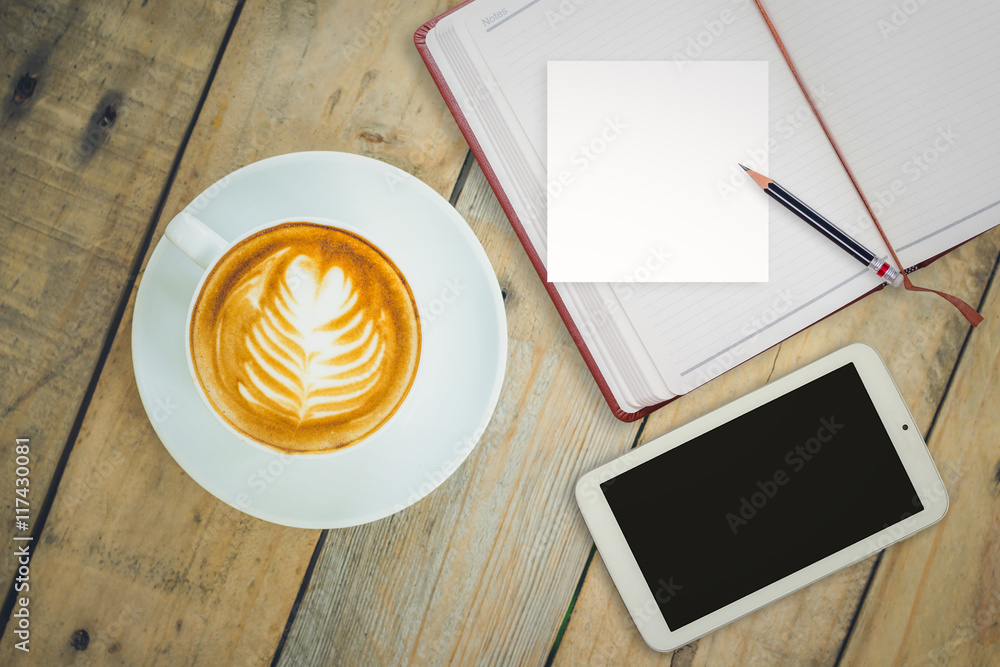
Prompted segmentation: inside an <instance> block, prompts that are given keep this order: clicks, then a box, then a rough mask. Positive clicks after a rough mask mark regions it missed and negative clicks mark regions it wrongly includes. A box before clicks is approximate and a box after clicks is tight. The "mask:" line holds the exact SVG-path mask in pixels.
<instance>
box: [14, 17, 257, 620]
mask: <svg viewBox="0 0 1000 667" xmlns="http://www.w3.org/2000/svg"><path fill="white" fill-rule="evenodd" d="M244 2H245V0H237V3H236V6H235V7H234V8H233V15H232V17H230V19H229V25H228V26H227V27H226V32H225V34H224V35H223V37H222V42H221V43H220V44H219V50H218V51H217V52H216V54H215V59H214V61H213V62H212V67H211V69H210V70H209V72H208V78H207V79H206V80H205V86H204V87H203V88H202V91H201V96H200V97H199V98H198V104H197V105H195V109H194V113H193V114H192V116H191V121H190V122H189V123H188V127H187V129H186V130H185V131H184V136H183V137H182V138H181V142H180V144H179V145H178V148H177V154H176V155H175V156H174V161H173V163H172V164H171V165H170V171H169V172H168V174H167V180H166V183H165V184H164V186H163V190H162V191H161V193H160V197H159V200H158V201H157V203H156V208H155V209H154V210H153V215H152V218H151V219H150V222H149V224H148V226H147V228H146V232H145V234H144V235H143V237H142V240H141V241H140V243H139V247H138V248H137V249H136V253H135V257H134V258H133V260H132V265H131V267H130V268H129V274H128V276H127V277H126V279H125V285H124V286H123V289H122V293H121V296H120V297H119V298H118V303H117V304H116V306H115V311H114V315H113V316H112V318H111V322H110V323H109V325H108V330H107V333H106V334H105V336H104V342H103V344H102V346H101V352H100V354H99V355H98V357H97V363H96V364H95V366H94V370H93V372H92V373H91V376H90V381H89V382H88V383H87V388H86V390H85V391H84V394H83V398H82V400H81V401H80V407H79V408H78V409H77V412H76V417H75V418H74V419H73V425H72V426H71V427H70V430H69V434H68V435H67V437H66V444H65V445H63V451H62V453H61V454H60V455H59V460H58V461H57V462H56V466H55V469H54V470H53V472H52V479H51V481H50V483H49V488H48V490H47V491H46V492H45V498H44V499H43V500H42V504H41V506H40V507H39V510H38V515H37V518H36V519H35V527H34V530H32V532H31V537H32V540H31V542H30V544H31V547H30V550H31V556H30V557H31V558H34V555H35V549H37V545H38V544H39V542H40V540H41V536H42V532H43V531H44V530H45V523H46V521H47V519H48V516H49V511H50V510H51V509H52V504H53V502H55V497H56V494H57V492H58V491H59V483H60V482H61V481H62V476H63V473H64V472H65V470H66V465H67V464H68V463H69V457H70V454H71V453H72V451H73V446H74V445H75V444H76V440H77V438H78V437H79V435H80V429H81V427H82V426H83V420H84V418H85V417H86V415H87V410H88V409H89V408H90V403H91V401H92V400H93V397H94V392H95V391H96V389H97V383H98V382H99V381H100V378H101V373H102V372H103V371H104V364H105V363H106V362H107V360H108V357H109V356H110V354H111V347H112V345H114V342H115V338H116V337H117V334H118V328H119V327H120V326H121V323H122V319H123V318H124V316H125V310H126V309H127V308H128V303H129V301H130V300H131V296H132V290H133V289H134V288H135V282H136V279H137V278H138V276H139V269H140V268H141V267H142V261H143V259H144V258H145V257H146V253H147V252H149V246H150V245H151V244H152V241H153V235H154V234H155V232H156V225H157V222H158V221H159V219H160V216H161V215H162V213H163V208H164V206H165V205H166V202H167V195H168V194H169V193H170V189H171V188H172V187H173V184H174V179H175V178H176V177H177V171H178V169H179V168H180V163H181V159H182V158H183V156H184V151H185V149H186V148H187V145H188V141H189V140H190V139H191V135H192V134H193V133H194V128H195V126H196V125H197V123H198V117H199V116H200V115H201V111H202V108H203V107H204V105H205V100H206V99H207V98H208V91H209V89H210V88H211V87H212V83H213V82H214V81H215V74H216V72H217V71H218V69H219V64H220V63H221V62H222V55H223V53H225V51H226V47H227V46H228V44H229V38H230V37H231V36H232V34H233V30H234V28H235V27H236V22H237V21H238V20H239V17H240V12H241V11H242V10H243V4H244ZM14 583H15V582H14V580H13V579H11V583H10V588H9V589H8V590H7V595H6V597H5V598H4V602H3V607H2V608H0V636H3V634H4V633H5V632H6V630H7V622H8V621H9V620H10V614H11V612H12V611H13V609H14V599H15V597H16V596H15V592H14Z"/></svg>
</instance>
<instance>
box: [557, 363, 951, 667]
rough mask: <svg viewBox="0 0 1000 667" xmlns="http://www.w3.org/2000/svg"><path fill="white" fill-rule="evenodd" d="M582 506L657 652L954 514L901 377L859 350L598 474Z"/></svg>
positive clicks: (584, 491) (587, 481)
mask: <svg viewBox="0 0 1000 667" xmlns="http://www.w3.org/2000/svg"><path fill="white" fill-rule="evenodd" d="M576 498H577V502H578V503H579V505H580V509H581V511H582V512H583V516H584V519H586V522H587V526H588V527H589V528H590V532H591V534H593V536H594V541H595V542H596V543H597V548H598V549H599V550H600V552H601V557H602V558H603V559H604V561H605V563H606V564H607V567H608V571H609V572H610V573H611V577H612V579H614V582H615V585H616V586H617V588H618V591H619V593H620V594H621V596H622V600H624V602H625V606H626V607H627V608H628V611H629V613H630V614H631V615H632V619H633V620H634V621H635V624H636V626H637V627H638V628H639V632H640V633H642V637H643V639H645V640H646V643H647V644H649V645H650V646H651V647H652V648H654V649H656V650H658V651H671V650H673V649H676V648H678V647H680V646H683V645H684V644H687V643H688V642H691V641H693V640H695V639H697V638H698V637H701V636H702V635H705V634H707V633H709V632H712V631H713V630H715V629H717V628H719V627H721V626H723V625H726V624H727V623H730V622H732V621H734V620H736V619H738V618H740V617H741V616H744V615H745V614H749V613H750V612H752V611H754V610H756V609H759V608H760V607H763V606H764V605H766V604H768V603H769V602H772V601H774V600H777V599H778V598H780V597H783V596H785V595H788V594H789V593H791V592H793V591H795V590H798V589H799V588H802V587H803V586H806V585H808V584H811V583H812V582H814V581H816V580H817V579H819V578H821V577H825V576H826V575H828V574H830V573H832V572H834V571H836V570H838V569H840V568H842V567H845V566H847V565H850V564H852V563H856V562H857V561H859V560H862V559H863V558H865V557H867V556H870V555H871V554H874V553H876V552H878V551H879V550H881V549H884V548H885V547H886V546H888V545H890V544H892V543H893V542H897V541H899V540H901V539H903V538H905V537H908V536H910V535H912V534H913V533H915V532H917V531H919V530H921V529H923V528H926V527H927V526H929V525H931V524H933V523H934V522H936V521H938V520H939V519H941V517H943V516H944V514H945V512H946V511H947V510H948V494H947V491H946V490H945V487H944V484H943V483H942V481H941V477H940V475H939V474H938V472H937V469H936V468H935V467H934V462H933V461H932V460H931V457H930V454H929V453H928V451H927V446H926V444H925V443H924V441H923V438H922V437H921V436H920V432H919V430H918V429H917V427H916V425H915V424H914V422H913V417H911V416H910V412H909V410H907V408H906V405H905V404H904V403H903V399H902V397H901V396H900V395H899V390H898V389H897V388H896V385H895V383H893V380H892V377H890V375H889V371H888V369H887V368H886V367H885V364H884V363H883V361H882V359H881V358H880V357H879V355H878V353H877V352H875V350H873V349H872V348H870V347H868V346H867V345H860V344H857V345H850V346H848V347H845V348H843V349H842V350H839V351H837V352H834V353H833V354H831V355H829V356H827V357H824V358H823V359H820V360H819V361H816V362H815V363H812V364H809V365H808V366H806V367H805V368H802V369H800V370H798V371H795V372H794V373H791V374H790V375H787V376H785V377H783V378H781V379H780V380H776V381H774V382H772V383H771V384H769V385H767V386H766V387H762V388H761V389H758V390H757V391H755V392H753V393H751V394H748V395H746V396H744V397H743V398H740V399H738V400H736V401H733V402H732V403H730V404H729V405H726V406H724V407H721V408H719V409H718V410H716V411H714V412H712V413H710V414H707V415H705V416H704V417H701V418H699V419H696V420H694V421H693V422H690V423H688V424H686V425H684V426H682V427H680V428H678V429H676V430H675V431H672V432H670V433H668V434H666V435H664V436H662V437H660V438H657V439H656V440H653V441H651V442H649V443H648V444H646V445H643V446H642V447H639V448H637V449H634V450H632V451H631V452H629V453H628V454H626V455H624V456H622V457H620V458H618V459H615V460H614V461H611V462H610V463H607V464H606V465H604V466H601V467H600V468H597V469H596V470H592V471H591V472H589V473H587V474H586V475H584V476H583V477H582V478H580V481H579V482H578V483H577V486H576Z"/></svg>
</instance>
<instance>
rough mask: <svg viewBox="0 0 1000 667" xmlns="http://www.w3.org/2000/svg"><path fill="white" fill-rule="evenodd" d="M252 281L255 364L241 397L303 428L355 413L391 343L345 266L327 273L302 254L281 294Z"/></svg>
mask: <svg viewBox="0 0 1000 667" xmlns="http://www.w3.org/2000/svg"><path fill="white" fill-rule="evenodd" d="M288 252H289V249H287V248H286V249H283V250H279V251H278V252H277V253H276V254H275V255H274V256H273V257H271V258H269V260H268V263H271V262H274V261H275V260H278V259H279V257H280V256H281V255H283V254H287V253H288ZM252 282H254V283H255V284H254V285H252V287H251V286H249V285H248V286H247V287H250V289H249V290H248V294H247V295H246V298H247V299H248V300H249V301H250V302H251V303H252V304H253V305H254V306H255V307H256V308H257V311H258V313H259V315H258V317H259V319H258V320H257V322H256V323H255V324H254V325H253V326H252V327H251V330H250V333H249V334H247V336H246V338H245V339H244V344H245V346H246V350H247V353H248V355H249V357H250V359H249V360H248V361H245V362H243V364H242V365H243V368H242V371H243V372H242V374H238V373H237V375H242V376H243V377H242V379H240V380H238V381H237V382H238V386H239V390H240V395H242V396H243V398H245V399H247V400H248V401H249V402H251V403H254V404H255V405H259V406H260V407H261V408H264V409H266V410H270V411H272V412H275V413H278V414H280V415H282V416H284V417H287V418H288V419H289V421H294V422H296V424H302V423H304V422H308V421H311V420H314V419H324V418H326V417H331V416H333V415H339V414H341V413H343V412H345V411H347V410H349V409H350V406H351V404H353V403H354V402H356V400H357V399H363V398H364V396H365V395H366V394H367V393H368V392H370V391H371V390H372V389H373V388H374V387H375V386H376V385H377V384H378V382H379V380H380V378H381V373H380V371H381V365H382V360H383V359H385V342H384V341H381V340H380V337H379V332H378V331H376V329H375V321H374V319H373V316H372V315H371V314H369V313H367V312H365V309H364V308H362V307H361V305H360V304H359V302H358V293H357V291H356V290H355V289H354V287H353V285H352V284H351V280H350V278H347V277H346V276H345V275H344V272H343V270H341V268H340V267H338V266H333V267H332V268H330V269H329V270H328V271H327V272H326V273H325V274H323V273H321V271H320V269H319V268H318V267H317V266H316V263H315V262H314V261H312V260H311V259H310V258H308V257H306V256H304V255H298V256H297V257H296V258H295V259H293V260H292V261H291V263H290V264H288V268H287V269H286V270H285V272H284V275H282V276H280V277H279V279H278V280H276V281H275V284H276V287H277V289H276V290H274V289H272V290H269V293H268V294H266V295H265V294H263V287H264V284H263V281H261V280H255V281H252ZM240 289H241V286H239V285H238V286H237V288H236V290H237V291H240ZM382 317H383V315H382V314H381V313H380V314H379V319H382Z"/></svg>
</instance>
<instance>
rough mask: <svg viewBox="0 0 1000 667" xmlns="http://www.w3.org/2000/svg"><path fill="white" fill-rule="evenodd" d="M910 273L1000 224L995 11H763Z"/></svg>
mask: <svg viewBox="0 0 1000 667" xmlns="http://www.w3.org/2000/svg"><path fill="white" fill-rule="evenodd" d="M764 5H765V7H766V9H767V11H768V13H769V15H770V16H771V19H772V21H774V24H775V27H776V28H777V30H778V34H780V35H781V39H782V41H783V42H784V43H785V46H786V48H787V49H788V51H789V53H790V54H791V58H792V61H793V62H794V64H795V67H796V69H798V70H799V73H800V75H802V76H803V78H804V79H805V80H806V81H817V82H818V81H822V82H823V83H824V84H826V85H827V86H829V87H830V88H832V89H835V90H837V91H839V93H838V95H837V96H836V97H835V98H834V99H832V100H831V101H830V104H829V105H827V106H826V107H825V108H824V109H823V110H822V111H821V113H822V114H823V116H824V119H825V120H826V122H827V125H828V127H829V128H830V131H831V134H832V135H833V137H834V139H835V140H836V141H837V144H838V145H839V146H840V148H841V150H842V152H843V153H844V156H845V159H846V160H847V163H848V164H849V165H850V166H851V170H852V171H853V172H854V175H855V176H856V177H857V179H858V182H859V185H860V187H861V189H862V191H863V192H864V193H865V196H866V197H867V198H868V200H869V202H871V203H872V204H873V206H874V207H875V212H876V215H878V217H879V222H880V223H881V224H882V226H883V228H884V229H885V231H886V234H887V235H888V236H889V239H890V240H891V241H892V243H893V247H894V248H895V249H896V250H897V252H898V253H899V256H900V260H901V261H903V263H904V264H906V265H907V266H912V265H914V264H917V263H919V262H921V261H923V260H925V259H928V258H930V257H933V256H935V255H937V254H939V253H941V252H944V251H945V250H948V249H949V248H952V247H954V246H955V245H957V244H959V243H961V242H963V241H966V240H967V239H969V238H971V237H973V236H975V235H976V234H979V233H981V232H983V231H986V230H987V229H989V228H990V227H993V226H994V225H996V224H997V223H998V222H1000V38H998V35H1000V3H996V2H982V1H981V0H950V1H949V2H909V3H895V4H881V3H871V2H865V1H864V0H842V1H840V2H837V3H821V4H817V3H808V4H807V3H802V2H797V3H796V2H792V0H766V1H765V3H764Z"/></svg>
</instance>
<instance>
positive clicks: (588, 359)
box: [413, 0, 971, 422]
mask: <svg viewBox="0 0 1000 667" xmlns="http://www.w3.org/2000/svg"><path fill="white" fill-rule="evenodd" d="M472 2H475V0H465V2H463V3H461V4H459V5H456V6H455V7H452V8H451V9H449V10H448V11H446V12H445V13H444V14H441V15H440V16H436V17H434V18H433V19H431V20H430V21H428V22H427V23H425V24H423V25H422V26H420V28H418V29H417V31H416V32H415V33H414V34H413V43H414V44H415V45H416V47H417V51H419V52H420V57H421V58H423V60H424V64H426V65H427V70H428V71H429V72H430V74H431V78H433V79H434V83H435V84H436V85H437V87H438V90H439V91H441V95H442V96H443V97H444V101H445V104H447V105H448V109H449V110H450V111H451V114H452V116H454V117H455V122H457V123H458V128H459V129H460V130H461V131H462V135H463V136H464V137H465V140H466V141H467V142H468V144H469V149H470V150H471V151H472V154H473V155H474V156H475V157H476V161H477V162H478V163H479V166H480V168H481V169H482V170H483V175H484V176H486V181H487V182H488V183H489V184H490V188H492V189H493V192H494V194H496V197H497V200H499V202H500V206H501V207H502V208H503V211H504V213H506V214H507V219H508V220H509V221H510V224H511V227H513V228H514V233H516V234H517V238H518V239H519V240H520V241H521V245H522V246H524V250H525V252H527V253H528V259H530V260H531V264H532V265H533V266H534V267H535V271H536V272H537V273H538V277H539V278H540V279H541V281H542V284H543V285H545V289H546V291H548V293H549V297H550V298H551V299H552V303H553V304H554V305H555V307H556V310H557V311H558V312H559V316H560V317H561V318H562V321H563V322H564V323H565V324H566V328H567V329H568V330H569V334H570V336H571V337H572V338H573V342H574V343H576V346H577V348H579V350H580V354H582V355H583V360H584V362H585V363H586V364H587V368H589V369H590V372H591V373H592V374H593V376H594V379H595V380H596V381H597V386H598V388H600V390H601V394H602V395H603V396H604V400H606V401H607V402H608V406H609V407H610V408H611V412H612V413H614V415H615V417H617V418H618V419H620V420H622V421H624V422H631V421H635V420H637V419H641V418H643V417H645V416H646V415H648V414H650V413H651V412H654V411H656V410H659V409H660V408H662V407H663V406H664V405H666V404H667V403H670V402H671V401H674V400H675V399H677V398H680V397H679V396H675V397H674V398H671V399H668V400H666V401H663V402H662V403H657V404H656V405H651V406H648V407H645V408H642V409H641V410H639V411H637V412H626V411H625V410H623V409H622V407H621V406H620V405H619V404H618V401H617V400H616V399H615V397H614V394H612V393H611V388H610V387H609V386H608V382H607V380H606V379H605V378H604V374H603V373H601V369H600V368H599V367H598V366H597V362H596V361H595V360H594V355H593V354H591V352H590V349H589V348H588V347H587V344H586V342H585V341H584V340H583V336H581V335H580V330H579V328H578V327H577V326H576V322H575V321H574V320H573V318H572V317H571V316H570V313H569V310H567V309H566V304H565V303H563V300H562V297H561V296H559V292H558V291H556V288H555V285H554V284H552V283H550V282H548V281H547V280H546V279H545V277H546V274H545V266H544V265H543V264H542V260H541V258H540V257H539V256H538V253H537V252H536V251H535V247H534V246H533V245H532V244H531V241H530V240H529V238H528V235H527V233H526V232H525V231H524V226H523V225H522V224H521V221H520V220H519V219H518V216H517V213H516V212H515V211H514V207H513V206H512V205H511V203H510V199H509V198H508V197H507V193H506V192H504V189H503V186H502V185H501V184H500V181H499V179H497V176H496V172H495V171H494V170H493V167H492V166H491V165H490V162H489V160H487V159H486V154H485V153H484V152H483V148H482V146H481V145H480V144H479V140H478V139H477V138H476V135H475V134H474V133H473V131H472V128H471V127H470V126H469V122H468V120H466V118H465V115H464V114H463V113H462V110H461V108H459V105H458V100H457V99H456V98H455V95H454V93H452V91H451V88H450V87H449V86H448V83H447V82H446V81H445V80H444V76H443V75H442V74H441V69H440V68H439V67H438V66H437V63H436V62H434V57H433V56H432V55H431V52H430V49H428V48H427V34H428V33H429V32H430V31H431V30H433V29H434V26H435V25H437V23H438V21H440V20H441V19H443V18H444V17H446V16H448V15H449V14H451V13H452V12H455V11H457V10H459V9H461V8H462V7H464V6H465V5H467V4H470V3H472ZM970 240H971V239H970ZM959 245H962V244H959ZM957 247H958V246H955V248H957ZM955 248H951V249H949V250H947V251H946V252H943V253H941V254H940V255H936V256H934V257H932V258H930V259H928V260H927V261H925V262H921V263H920V264H918V265H917V266H916V267H913V268H912V269H911V270H910V271H908V272H909V273H912V271H915V270H916V269H917V268H922V267H924V266H927V265H928V264H930V263H931V262H933V261H935V260H936V259H938V258H939V257H942V256H944V255H946V254H948V253H949V252H951V251H952V250H954V249H955ZM882 287H883V286H882V285H880V286H878V287H876V288H874V289H873V290H871V291H870V292H867V293H866V294H863V295H862V296H860V297H858V298H857V299H855V300H854V301H851V302H850V303H848V304H846V305H844V306H842V308H846V307H847V306H850V305H851V304H853V303H856V302H857V301H860V300H861V299H863V298H865V297H866V296H868V295H869V294H874V293H875V292H877V291H879V290H880V289H882ZM842 308H838V309H837V310H835V311H833V312H831V313H829V314H828V315H826V316H824V317H822V318H820V320H817V322H819V321H822V320H824V319H826V318H827V317H829V316H830V315H833V313H835V312H838V311H839V310H841V309H842ZM813 324H815V322H814V323H813ZM809 326H812V325H807V326H806V327H803V328H802V329H799V331H803V330H805V329H806V328H808V327H809ZM796 333H798V332H796ZM792 335H794V334H792ZM768 349H770V348H768ZM765 351H766V350H765ZM751 358H752V357H751ZM748 361H749V360H748ZM742 363H745V362H742Z"/></svg>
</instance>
